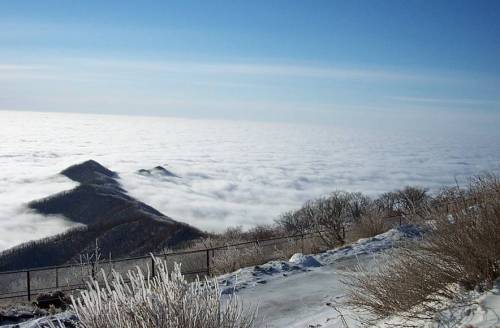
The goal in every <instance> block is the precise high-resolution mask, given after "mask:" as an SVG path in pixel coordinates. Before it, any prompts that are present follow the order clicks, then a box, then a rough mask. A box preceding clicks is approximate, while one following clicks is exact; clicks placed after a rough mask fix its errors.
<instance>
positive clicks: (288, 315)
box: [11, 226, 500, 328]
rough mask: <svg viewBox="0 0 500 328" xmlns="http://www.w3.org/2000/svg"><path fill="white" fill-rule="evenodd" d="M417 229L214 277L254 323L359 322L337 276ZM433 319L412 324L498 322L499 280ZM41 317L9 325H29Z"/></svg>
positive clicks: (327, 327)
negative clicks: (253, 313) (254, 315)
mask: <svg viewBox="0 0 500 328" xmlns="http://www.w3.org/2000/svg"><path fill="white" fill-rule="evenodd" d="M421 235H422V232H421V230H419V229H418V228H416V227H414V226H403V227H400V228H398V229H391V230H389V231H387V232H385V233H383V234H380V235H378V236H375V237H372V238H367V239H361V240H359V241H357V242H356V243H354V244H352V245H349V246H344V247H341V248H338V249H334V250H330V251H327V252H324V253H320V254H316V255H303V254H295V255H294V256H292V258H290V260H289V261H271V262H268V263H266V264H263V265H259V266H255V267H247V268H242V269H240V270H237V271H235V272H233V273H229V274H225V275H222V276H220V277H218V280H219V283H220V285H221V288H222V292H223V293H224V294H225V295H229V294H232V293H236V294H237V295H238V297H239V298H240V299H241V301H242V302H243V303H244V305H245V307H246V308H250V307H251V306H257V307H258V317H259V319H258V320H259V321H258V325H257V327H266V328H277V327H280V328H281V327H287V328H294V327H297V328H298V327H300V328H338V327H350V328H355V327H360V326H361V323H360V322H359V319H363V317H359V315H360V314H358V313H355V312H354V311H352V310H350V309H346V308H344V307H342V305H341V303H342V299H343V298H344V297H345V289H344V288H345V287H344V285H343V284H342V282H341V280H342V278H343V277H345V275H346V274H349V271H350V270H351V269H353V268H354V267H356V266H357V265H358V264H361V265H362V267H363V268H366V269H369V268H370V267H372V266H373V265H376V264H377V261H376V260H377V259H380V258H382V255H383V254H384V253H385V252H386V251H387V250H390V249H391V248H393V247H394V246H397V244H398V243H399V242H402V241H404V240H408V239H414V238H419V237H420V236H421ZM464 300H465V302H466V303H463V302H464ZM339 311H340V312H339ZM69 315H71V313H63V314H60V315H59V318H62V319H67V317H68V316H69ZM364 318H366V317H364ZM439 319H441V320H440V321H439V320H436V321H434V322H419V321H415V322H413V325H414V326H415V327H428V328H438V327H462V328H485V327H500V281H498V282H497V284H496V285H495V287H494V288H493V289H492V290H490V291H488V292H485V293H478V292H469V293H464V295H463V297H462V303H456V304H450V310H449V311H445V312H444V313H443V314H442V316H440V318H439ZM43 320H45V319H39V320H37V321H32V322H30V323H25V324H21V325H19V326H11V327H20V328H35V327H38V325H39V324H40V323H41V321H42V322H43ZM398 323H401V318H400V317H393V318H387V319H386V320H383V321H381V322H379V323H378V324H377V325H376V326H377V327H380V328H388V327H393V326H391V325H394V324H398Z"/></svg>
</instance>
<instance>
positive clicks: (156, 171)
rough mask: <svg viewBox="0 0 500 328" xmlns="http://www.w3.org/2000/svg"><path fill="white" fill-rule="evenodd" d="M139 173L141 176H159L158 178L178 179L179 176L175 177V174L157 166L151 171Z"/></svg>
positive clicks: (141, 170)
mask: <svg viewBox="0 0 500 328" xmlns="http://www.w3.org/2000/svg"><path fill="white" fill-rule="evenodd" d="M137 173H139V174H141V175H157V176H163V177H174V178H178V176H177V175H175V174H174V173H172V172H170V171H169V170H167V169H166V168H164V167H163V166H155V167H153V168H152V169H149V170H146V169H140V170H139V171H137Z"/></svg>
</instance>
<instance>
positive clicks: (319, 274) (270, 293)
mask: <svg viewBox="0 0 500 328" xmlns="http://www.w3.org/2000/svg"><path fill="white" fill-rule="evenodd" d="M367 260H369V259H367V258H366V256H363V257H362V258H359V261H360V262H365V261H367ZM357 261H358V260H357V259H355V258H350V259H348V260H347V261H340V262H339V263H338V264H330V265H327V266H324V267H320V268H312V269H311V271H308V272H300V273H297V274H294V275H292V276H288V277H282V278H278V279H273V280H271V281H269V282H268V283H266V284H261V285H258V286H254V287H252V288H248V289H243V290H240V291H239V292H238V295H239V296H240V297H241V299H242V300H243V302H244V304H257V305H259V312H258V313H259V318H260V319H261V320H262V321H261V322H262V324H263V325H262V326H264V327H268V328H274V327H301V328H302V327H309V325H313V326H315V325H316V324H321V325H322V327H324V326H323V324H325V323H328V324H329V325H335V324H336V325H337V327H339V326H338V324H340V321H339V320H340V318H339V315H338V313H336V312H335V310H334V309H333V308H331V307H329V306H327V305H326V304H327V303H330V302H335V301H338V300H339V299H340V298H342V296H343V295H344V287H343V285H342V284H341V283H340V279H341V274H342V272H344V273H345V271H343V270H342V269H343V268H346V267H354V265H356V264H357ZM339 267H341V268H339Z"/></svg>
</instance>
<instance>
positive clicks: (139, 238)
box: [0, 160, 204, 271]
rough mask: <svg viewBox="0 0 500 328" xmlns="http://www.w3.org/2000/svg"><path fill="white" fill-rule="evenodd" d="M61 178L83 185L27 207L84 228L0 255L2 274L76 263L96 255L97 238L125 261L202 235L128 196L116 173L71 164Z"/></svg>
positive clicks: (105, 250)
mask: <svg viewBox="0 0 500 328" xmlns="http://www.w3.org/2000/svg"><path fill="white" fill-rule="evenodd" d="M61 174H63V175H65V176H67V177H68V178H70V179H72V180H74V181H76V182H79V183H80V185H78V186H77V187H75V188H74V189H72V190H69V191H65V192H61V193H58V194H55V195H53V196H50V197H48V198H45V199H42V200H37V201H33V202H31V203H29V204H28V206H29V207H30V208H32V209H34V210H36V211H38V212H39V213H42V214H45V215H48V214H58V215H63V216H64V217H66V218H67V219H68V220H71V221H73V222H78V223H82V224H84V225H85V226H83V227H79V228H75V229H70V230H69V231H67V232H65V233H63V234H60V235H57V236H53V237H49V238H46V239H43V240H40V241H34V242H28V243H25V244H22V245H20V246H17V247H15V248H13V249H10V250H7V251H5V252H3V253H0V271H5V270H17V269H23V268H28V267H36V266H51V265H60V264H65V263H71V262H75V261H77V259H78V257H79V255H80V254H82V253H90V252H92V250H93V248H94V247H95V240H96V239H98V241H99V247H100V250H101V253H102V254H104V255H105V256H106V257H108V256H109V255H111V257H113V258H121V257H128V256H140V255H147V254H149V253H151V252H159V251H162V250H163V249H165V248H175V247H176V246H178V245H179V244H181V243H183V242H186V241H189V240H192V239H196V238H199V237H201V236H203V235H204V234H203V233H202V232H201V231H200V230H198V229H196V228H194V227H192V226H190V225H188V224H185V223H181V222H177V221H174V220H172V219H171V218H169V217H167V216H166V215H164V214H162V213H160V212H159V211H157V210H155V209H154V208H152V207H151V206H148V205H146V204H144V203H142V202H140V201H138V200H136V199H134V198H132V197H130V196H129V195H128V194H127V193H126V192H125V191H124V190H123V188H122V187H121V185H120V183H119V182H118V180H117V178H118V175H117V174H116V173H115V172H112V171H110V170H108V169H107V168H105V167H104V166H102V165H100V164H99V163H97V162H95V161H92V160H90V161H86V162H84V163H81V164H78V165H73V166H71V167H69V168H67V169H65V170H64V171H62V172H61Z"/></svg>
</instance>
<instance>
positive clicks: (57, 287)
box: [56, 268, 59, 289]
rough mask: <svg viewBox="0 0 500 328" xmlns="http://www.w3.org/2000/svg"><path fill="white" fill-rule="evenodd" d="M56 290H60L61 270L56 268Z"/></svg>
mask: <svg viewBox="0 0 500 328" xmlns="http://www.w3.org/2000/svg"><path fill="white" fill-rule="evenodd" d="M56 289H59V268H56Z"/></svg>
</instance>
